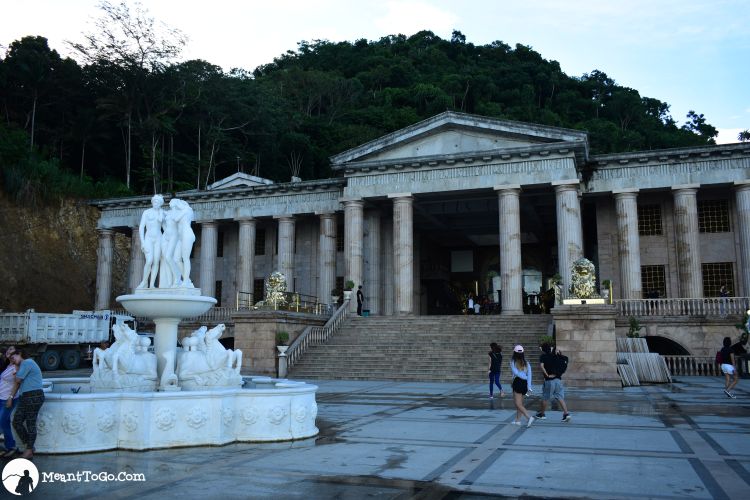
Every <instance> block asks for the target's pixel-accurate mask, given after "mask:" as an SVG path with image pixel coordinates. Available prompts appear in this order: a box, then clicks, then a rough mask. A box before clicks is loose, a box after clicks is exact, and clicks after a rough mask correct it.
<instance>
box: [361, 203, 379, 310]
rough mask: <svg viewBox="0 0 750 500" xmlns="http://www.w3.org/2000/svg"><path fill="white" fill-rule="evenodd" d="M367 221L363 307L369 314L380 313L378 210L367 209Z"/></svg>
mask: <svg viewBox="0 0 750 500" xmlns="http://www.w3.org/2000/svg"><path fill="white" fill-rule="evenodd" d="M365 218H366V222H367V238H365V242H366V244H367V246H366V248H365V249H364V254H365V257H366V262H365V284H364V287H363V290H364V294H365V304H364V308H365V309H369V310H370V314H380V211H379V210H368V211H367V213H366V215H365Z"/></svg>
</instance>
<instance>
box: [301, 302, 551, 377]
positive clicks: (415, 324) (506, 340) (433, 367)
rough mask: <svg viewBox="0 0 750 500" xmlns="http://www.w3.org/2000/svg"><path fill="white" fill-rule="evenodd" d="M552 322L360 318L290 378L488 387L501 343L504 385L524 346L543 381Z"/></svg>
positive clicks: (314, 350)
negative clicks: (494, 346)
mask: <svg viewBox="0 0 750 500" xmlns="http://www.w3.org/2000/svg"><path fill="white" fill-rule="evenodd" d="M550 320H551V318H550V316H511V317H504V316H422V317H414V318H393V317H369V318H360V317H356V316H355V317H352V318H349V319H347V321H346V322H345V324H344V325H342V327H341V329H340V330H339V331H338V332H337V333H336V334H335V335H334V336H333V337H332V338H331V339H329V341H328V342H326V343H325V344H321V345H315V346H311V347H310V348H309V349H308V350H307V352H306V353H305V354H304V356H303V357H302V359H301V360H300V361H299V362H298V363H297V364H296V365H295V366H294V367H293V368H292V370H291V373H290V376H291V377H293V378H298V379H316V378H319V379H352V380H425V381H428V380H434V381H446V382H477V383H486V381H487V366H488V364H489V358H488V356H487V352H488V351H489V344H490V342H497V343H498V344H499V345H500V346H501V347H502V349H503V367H502V371H503V376H502V379H503V380H504V381H507V379H508V378H509V377H510V357H511V354H512V352H513V346H514V345H516V344H519V343H520V344H522V345H523V346H524V347H526V355H527V359H528V360H529V361H530V362H531V363H532V367H533V368H534V377H538V376H539V373H538V360H539V354H540V353H539V349H538V348H537V346H538V345H539V339H540V337H541V336H542V335H546V334H547V327H548V325H549V322H550ZM537 380H538V379H537ZM504 383H505V382H504Z"/></svg>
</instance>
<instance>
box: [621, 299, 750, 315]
mask: <svg viewBox="0 0 750 500" xmlns="http://www.w3.org/2000/svg"><path fill="white" fill-rule="evenodd" d="M614 303H615V304H616V305H617V312H618V314H619V315H620V316H714V317H725V316H735V315H739V316H742V315H743V314H745V311H747V310H748V307H750V298H748V297H710V298H701V299H682V298H674V299H618V300H615V301H614Z"/></svg>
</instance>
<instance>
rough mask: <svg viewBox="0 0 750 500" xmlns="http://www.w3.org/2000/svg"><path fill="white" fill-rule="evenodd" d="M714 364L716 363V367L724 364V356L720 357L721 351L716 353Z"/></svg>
mask: <svg viewBox="0 0 750 500" xmlns="http://www.w3.org/2000/svg"><path fill="white" fill-rule="evenodd" d="M715 362H716V364H717V365H720V364H722V363H724V356H722V355H721V351H716V360H715Z"/></svg>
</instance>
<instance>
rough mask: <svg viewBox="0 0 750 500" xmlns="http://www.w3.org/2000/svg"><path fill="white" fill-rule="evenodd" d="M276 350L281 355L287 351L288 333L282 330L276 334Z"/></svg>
mask: <svg viewBox="0 0 750 500" xmlns="http://www.w3.org/2000/svg"><path fill="white" fill-rule="evenodd" d="M276 349H278V350H279V354H282V355H283V354H284V353H285V352H286V350H287V349H289V332H285V331H284V330H281V331H280V332H276Z"/></svg>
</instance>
